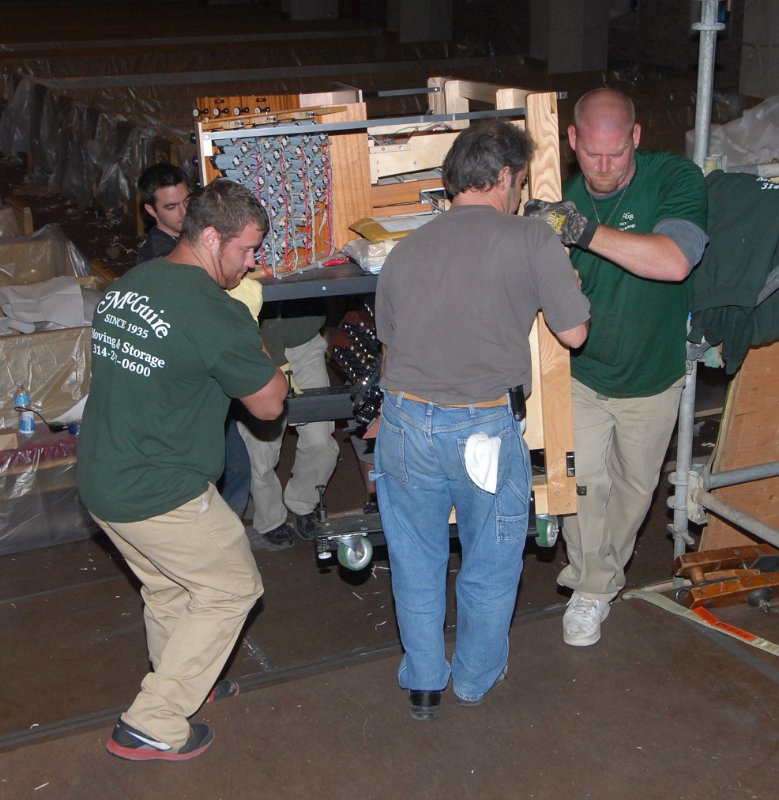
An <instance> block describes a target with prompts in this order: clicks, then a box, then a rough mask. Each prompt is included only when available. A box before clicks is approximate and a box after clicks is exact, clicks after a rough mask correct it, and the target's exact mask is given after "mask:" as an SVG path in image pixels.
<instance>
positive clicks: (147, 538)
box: [95, 485, 262, 747]
mask: <svg viewBox="0 0 779 800" xmlns="http://www.w3.org/2000/svg"><path fill="white" fill-rule="evenodd" d="M95 520H96V522H97V523H98V524H99V525H100V527H101V528H102V529H103V530H104V531H105V532H106V534H107V535H108V537H109V538H110V539H111V541H112V542H113V543H114V545H115V546H116V548H117V550H119V552H120V553H121V554H122V555H123V556H124V558H125V560H126V561H127V564H128V566H129V567H130V569H132V571H133V572H134V573H135V575H136V576H137V578H138V580H139V581H140V582H141V584H142V586H141V595H142V597H143V601H144V621H145V624H146V641H147V644H148V648H149V660H150V661H151V666H152V671H151V672H149V673H148V674H147V675H146V677H145V678H144V679H143V681H142V683H141V691H140V693H139V694H138V696H137V697H136V698H135V700H134V702H133V704H132V705H131V706H130V708H129V709H128V710H127V711H126V712H125V713H124V714H123V715H122V718H123V719H124V720H125V722H127V723H128V724H129V725H132V726H133V727H135V728H139V729H140V730H142V731H144V732H146V733H148V734H151V736H153V737H154V738H155V739H159V740H160V741H163V742H166V743H167V744H169V745H171V746H172V747H180V746H181V745H183V744H184V742H185V741H186V740H187V738H188V736H189V722H188V721H187V718H188V717H190V716H191V715H192V714H194V713H195V711H197V709H198V708H199V707H200V705H201V704H202V703H203V701H204V700H205V698H206V696H207V695H208V693H209V692H210V691H211V687H212V686H213V685H214V683H215V682H216V680H217V678H218V677H219V673H220V672H221V671H222V667H223V666H224V664H225V661H226V660H227V658H228V656H229V655H230V652H231V651H232V649H233V646H234V644H235V642H236V639H237V638H238V635H239V634H240V632H241V628H242V626H243V623H244V621H245V619H246V615H247V614H248V613H249V611H250V610H251V608H252V606H253V605H254V604H255V602H256V601H257V598H258V597H260V595H261V594H262V580H261V578H260V573H259V572H258V570H257V564H256V562H255V560H254V556H253V555H252V552H251V549H250V547H249V542H248V540H247V538H246V534H245V532H244V527H243V525H242V524H241V522H240V520H239V519H238V517H236V516H235V514H234V513H233V512H232V511H230V509H229V507H228V506H227V504H226V503H225V502H224V501H223V500H222V498H221V497H220V496H219V494H218V493H217V492H216V489H215V488H214V486H213V485H209V488H208V490H207V491H206V492H204V493H203V494H202V495H200V496H199V497H196V498H195V499H193V500H190V501H189V502H188V503H184V505H182V506H179V507H178V508H176V509H173V511H169V512H168V513H167V514H160V515H159V516H157V517H152V518H151V519H146V520H141V521H140V522H106V521H104V520H101V519H98V518H97V517H95Z"/></svg>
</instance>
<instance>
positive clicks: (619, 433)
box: [557, 378, 684, 600]
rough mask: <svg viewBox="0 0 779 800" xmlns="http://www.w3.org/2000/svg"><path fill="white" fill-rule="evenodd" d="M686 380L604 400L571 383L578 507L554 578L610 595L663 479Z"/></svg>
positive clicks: (598, 595) (589, 593)
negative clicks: (564, 561) (581, 491)
mask: <svg viewBox="0 0 779 800" xmlns="http://www.w3.org/2000/svg"><path fill="white" fill-rule="evenodd" d="M683 388H684V378H681V379H680V380H678V381H677V382H676V383H674V384H673V385H672V386H671V387H669V388H668V389H666V390H665V391H664V392H661V393H660V394H657V395H653V396H652V397H633V398H605V397H602V396H599V395H597V394H596V392H594V391H593V390H592V389H589V388H588V387H586V386H584V385H583V384H582V383H579V382H578V381H576V380H574V381H573V421H574V452H575V456H576V483H577V484H578V485H579V486H586V487H587V494H586V495H583V496H580V497H578V498H577V504H578V513H577V514H576V515H575V516H571V517H566V518H565V522H564V527H563V537H564V539H565V543H566V547H567V551H568V561H569V565H568V566H567V567H565V568H564V569H563V570H562V572H561V573H560V574H559V575H558V577H557V582H558V583H559V584H560V585H562V586H568V587H569V588H571V589H574V590H575V591H577V592H579V594H582V595H584V596H585V597H590V598H593V599H596V600H610V599H611V598H613V597H614V596H615V595H616V594H617V592H619V590H620V589H622V588H623V586H624V585H625V573H624V568H625V565H626V564H627V562H628V561H629V560H630V557H631V555H632V554H633V548H634V546H635V542H636V534H637V533H638V529H639V528H640V527H641V523H642V522H643V521H644V518H645V517H646V514H647V511H648V510H649V505H650V503H651V501H652V494H653V493H654V490H655V488H656V487H657V483H658V480H659V477H660V469H661V467H662V465H663V460H664V458H665V454H666V452H667V450H668V442H669V440H670V438H671V433H672V432H673V429H674V425H675V424H676V417H677V413H678V409H679V399H680V398H681V393H682V389H683Z"/></svg>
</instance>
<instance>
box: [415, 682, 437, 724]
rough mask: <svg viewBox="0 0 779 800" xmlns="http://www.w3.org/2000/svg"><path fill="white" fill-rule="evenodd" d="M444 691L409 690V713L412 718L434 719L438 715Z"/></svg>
mask: <svg viewBox="0 0 779 800" xmlns="http://www.w3.org/2000/svg"><path fill="white" fill-rule="evenodd" d="M441 694H442V692H419V691H414V690H413V689H412V690H409V693H408V702H409V709H408V711H409V714H411V719H418V720H424V721H426V720H433V719H436V718H437V717H438V706H439V705H440V704H441Z"/></svg>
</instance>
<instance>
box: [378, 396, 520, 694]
mask: <svg viewBox="0 0 779 800" xmlns="http://www.w3.org/2000/svg"><path fill="white" fill-rule="evenodd" d="M480 431H483V432H484V433H486V434H487V435H489V436H499V437H500V439H501V446H500V457H499V465H498V478H497V486H496V493H495V494H491V493H490V492H487V491H485V490H483V489H480V488H479V487H478V486H477V485H476V484H475V483H474V482H473V481H472V480H471V479H470V478H469V476H468V474H467V472H466V469H465V461H464V451H465V443H466V440H467V439H468V437H469V436H470V435H471V434H473V433H477V432H480ZM372 477H374V479H375V480H376V491H377V494H378V500H379V509H380V511H381V521H382V526H383V528H384V534H385V537H386V540H387V547H388V550H389V557H390V567H391V570H392V591H393V594H394V597H395V606H396V613H397V618H398V625H399V627H400V636H401V641H402V643H403V649H404V655H403V659H402V661H401V664H400V669H399V672H398V682H399V683H400V686H401V688H403V689H413V690H424V691H437V690H439V689H444V688H446V686H447V685H448V683H449V676H450V675H451V676H452V681H453V688H454V692H455V694H456V695H457V696H458V697H461V698H462V699H464V700H476V699H478V698H480V697H481V696H482V695H484V694H485V693H486V692H488V691H489V690H490V689H491V688H492V686H493V684H494V683H495V681H496V679H497V678H498V676H499V675H500V673H501V671H502V670H503V668H504V667H505V665H506V662H507V660H508V632H509V626H510V624H511V617H512V614H513V612H514V605H515V603H516V595H517V587H518V586H519V576H520V574H521V572H522V551H523V549H524V545H525V536H526V535H527V525H528V505H529V500H530V479H531V472H530V455H529V453H528V449H527V445H526V444H525V441H524V439H523V438H522V436H521V434H520V431H519V423H517V422H515V420H514V418H513V417H512V415H511V412H510V410H509V407H508V404H507V405H506V406H505V407H499V408H474V407H473V406H468V407H467V408H452V407H446V406H438V405H435V404H433V403H420V402H416V401H413V400H408V399H404V398H403V396H402V394H400V395H391V394H387V393H385V397H384V404H383V407H382V418H381V426H380V429H379V435H378V439H377V442H376V452H375V471H374V473H373V475H372ZM453 505H454V506H455V508H456V510H457V528H458V531H459V536H460V543H461V546H462V567H461V569H460V572H459V575H458V576H457V582H456V593H457V643H456V646H455V651H454V655H453V657H452V663H451V667H450V665H449V663H448V662H447V660H446V654H445V646H444V619H445V615H446V574H447V568H448V563H449V515H450V512H451V509H452V506H453Z"/></svg>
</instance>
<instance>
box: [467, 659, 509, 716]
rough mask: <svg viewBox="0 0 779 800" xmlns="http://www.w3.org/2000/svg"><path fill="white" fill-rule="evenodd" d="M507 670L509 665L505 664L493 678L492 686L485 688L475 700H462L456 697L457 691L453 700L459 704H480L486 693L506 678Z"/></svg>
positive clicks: (485, 697)
mask: <svg viewBox="0 0 779 800" xmlns="http://www.w3.org/2000/svg"><path fill="white" fill-rule="evenodd" d="M508 672H509V665H508V664H506V666H505V667H503V669H502V670H501V671H500V675H498V677H497V678H495V683H493V684H492V686H490V688H489V689H487V691H486V692H485V693H484V694H483V695H482V696H481V697H477V698H476V699H475V700H463V698H462V697H458V696H457V692H455V693H454V701H455V703H457V704H458V705H461V706H480V705H481V704H482V703H483V702H484V701H485V700H486V699H487V695H488V694H489V693H490V692H491V691H492V690H493V689H494V688H495V687H496V686H497V685H498V684H499V683H503V681H505V680H506V676H507V675H508Z"/></svg>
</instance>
